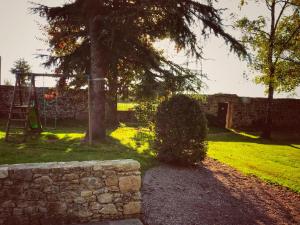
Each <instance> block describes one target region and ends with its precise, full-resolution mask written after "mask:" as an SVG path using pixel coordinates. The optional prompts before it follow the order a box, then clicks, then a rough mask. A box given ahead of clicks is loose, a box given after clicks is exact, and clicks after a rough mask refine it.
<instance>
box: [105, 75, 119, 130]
mask: <svg viewBox="0 0 300 225" xmlns="http://www.w3.org/2000/svg"><path fill="white" fill-rule="evenodd" d="M117 82H118V81H117V76H114V75H113V74H112V75H111V79H110V80H109V83H108V86H109V91H108V98H107V104H108V113H107V114H106V116H107V117H106V118H107V125H108V126H110V127H116V126H118V122H119V121H118V84H117Z"/></svg>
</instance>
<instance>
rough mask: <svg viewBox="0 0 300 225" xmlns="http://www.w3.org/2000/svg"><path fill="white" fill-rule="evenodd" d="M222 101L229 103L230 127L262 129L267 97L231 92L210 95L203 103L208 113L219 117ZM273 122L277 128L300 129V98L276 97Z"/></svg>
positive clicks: (228, 120)
mask: <svg viewBox="0 0 300 225" xmlns="http://www.w3.org/2000/svg"><path fill="white" fill-rule="evenodd" d="M220 103H227V104H228V110H227V118H226V120H227V127H228V128H254V129H260V128H261V127H262V126H263V125H264V121H265V118H266V114H267V112H266V109H267V107H266V105H267V99H266V98H249V97H239V96H237V95H231V94H216V95H208V96H207V99H206V102H205V103H204V104H203V108H204V111H205V112H206V113H207V114H208V115H213V116H214V117H218V107H219V104H220ZM272 109H273V116H272V119H273V124H274V128H275V129H289V130H300V99H274V103H273V107H272Z"/></svg>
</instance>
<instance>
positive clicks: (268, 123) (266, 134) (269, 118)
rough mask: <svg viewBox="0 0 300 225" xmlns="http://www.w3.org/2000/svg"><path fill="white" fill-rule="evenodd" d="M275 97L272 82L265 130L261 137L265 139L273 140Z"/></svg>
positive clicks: (271, 83)
mask: <svg viewBox="0 0 300 225" xmlns="http://www.w3.org/2000/svg"><path fill="white" fill-rule="evenodd" d="M273 95H274V87H273V82H270V83H269V90H268V102H267V117H266V122H265V126H264V130H263V133H262V135H261V136H262V138H265V139H271V134H272V127H273V121H272V108H273Z"/></svg>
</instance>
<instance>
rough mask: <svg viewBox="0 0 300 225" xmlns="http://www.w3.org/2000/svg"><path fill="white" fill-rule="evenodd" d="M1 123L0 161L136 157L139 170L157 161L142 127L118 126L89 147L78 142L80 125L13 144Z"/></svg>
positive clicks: (81, 130) (148, 135)
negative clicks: (6, 137)
mask: <svg viewBox="0 0 300 225" xmlns="http://www.w3.org/2000/svg"><path fill="white" fill-rule="evenodd" d="M4 135H5V132H4V126H3V124H2V126H1V125H0V164H14V163H32V162H52V161H85V160H109V159H128V158H131V159H136V160H138V161H139V162H140V163H141V166H142V171H145V170H146V169H147V168H149V167H152V166H154V165H155V164H156V163H157V162H156V160H155V159H154V153H153V152H152V151H151V149H150V147H149V141H144V140H145V138H147V140H152V139H153V137H152V136H151V134H150V133H149V132H148V131H147V130H145V129H141V130H138V129H137V128H135V127H120V128H118V129H116V130H114V131H109V132H108V138H107V140H106V142H105V143H103V144H98V145H95V146H89V145H87V144H83V143H81V139H82V138H83V137H84V126H78V125H77V127H76V128H72V127H64V128H63V129H62V128H58V129H56V130H51V131H47V132H43V133H42V134H41V136H40V137H38V138H36V139H33V140H29V141H27V142H26V143H21V144H15V143H6V142H5V141H4Z"/></svg>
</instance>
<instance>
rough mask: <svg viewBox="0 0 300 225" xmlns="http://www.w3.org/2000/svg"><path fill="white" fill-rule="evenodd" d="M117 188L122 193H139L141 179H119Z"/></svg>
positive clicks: (137, 177) (131, 177)
mask: <svg viewBox="0 0 300 225" xmlns="http://www.w3.org/2000/svg"><path fill="white" fill-rule="evenodd" d="M119 187H120V191H121V192H122V193H124V192H131V191H139V190H140V188H141V177H140V176H126V177H120V178H119Z"/></svg>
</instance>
